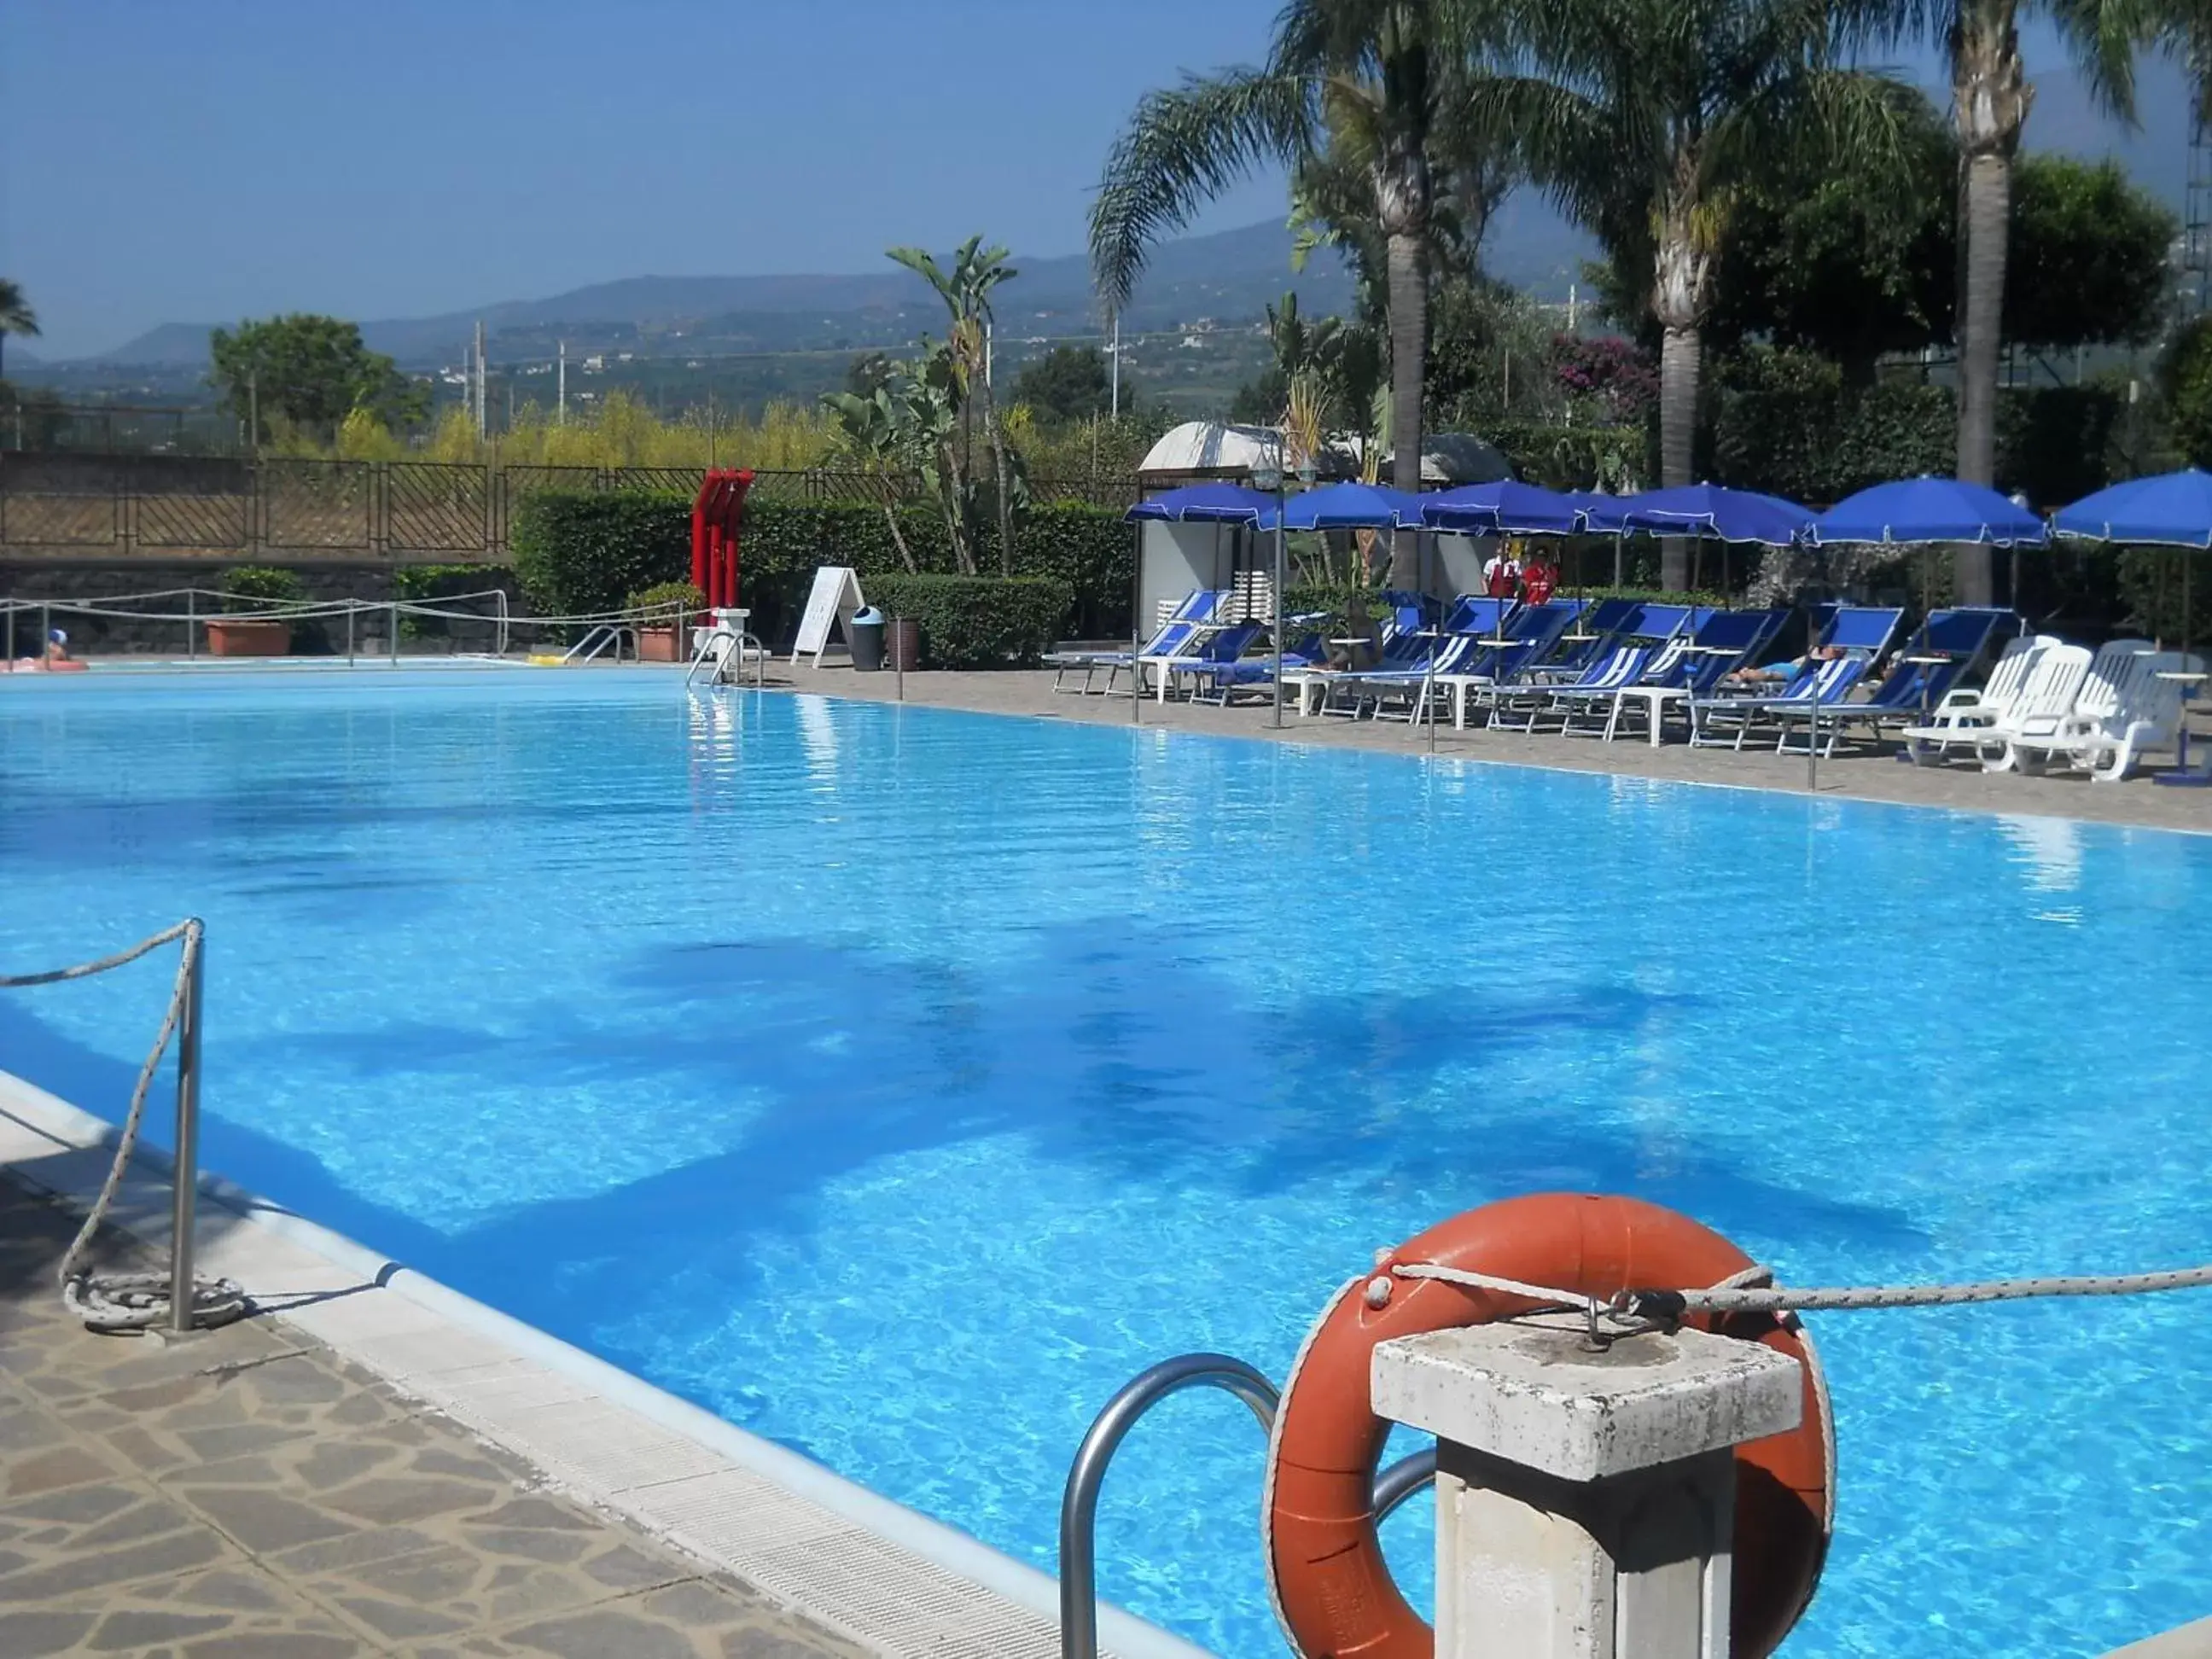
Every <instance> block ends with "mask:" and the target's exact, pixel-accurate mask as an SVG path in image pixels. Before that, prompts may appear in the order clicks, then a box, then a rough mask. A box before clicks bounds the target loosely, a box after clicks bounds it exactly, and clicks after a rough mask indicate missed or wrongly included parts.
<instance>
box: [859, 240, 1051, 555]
mask: <svg viewBox="0 0 2212 1659" xmlns="http://www.w3.org/2000/svg"><path fill="white" fill-rule="evenodd" d="M889 257H890V258H891V259H892V260H893V261H894V262H895V263H896V264H902V265H904V266H905V267H906V268H907V269H908V270H911V271H913V272H914V273H915V275H916V276H920V277H921V279H922V280H923V281H924V282H926V283H928V284H929V285H930V287H931V288H932V289H935V290H936V292H937V297H938V298H939V299H940V300H942V301H944V302H945V312H946V313H947V315H948V317H949V319H950V326H949V333H948V337H947V342H946V343H947V344H948V346H949V347H950V349H951V355H952V358H953V361H954V362H955V363H956V364H957V368H958V369H959V374H960V391H961V393H962V395H963V398H964V397H965V396H966V395H967V394H968V393H969V392H970V391H971V390H973V389H974V388H976V387H981V402H982V405H983V435H984V438H985V440H986V441H987V442H988V443H989V445H990V447H991V467H992V473H993V477H994V480H995V482H996V483H997V486H998V488H997V495H998V501H997V506H998V517H999V562H1000V570H1001V573H1002V574H1006V575H1009V576H1011V575H1012V574H1013V559H1014V510H1013V501H1012V494H1011V483H1010V480H1009V476H1008V471H1007V462H1006V435H1005V433H1004V432H1003V431H1001V429H1000V425H999V405H998V400H997V398H994V396H993V395H992V392H991V376H990V374H989V373H988V364H987V355H988V351H989V329H990V325H991V321H992V316H991V293H992V290H993V289H996V288H997V287H998V285H999V284H1000V283H1003V282H1005V281H1006V280H1007V279H1008V278H1010V277H1012V276H1017V275H1018V274H1019V273H1018V271H1016V270H1015V269H1014V268H1013V267H1012V265H1010V264H1007V263H1006V249H1005V248H1003V247H985V246H983V239H982V238H981V236H970V237H969V239H968V240H966V241H964V242H963V243H962V244H961V245H960V246H959V247H958V248H957V249H956V250H955V251H954V252H953V255H952V267H951V270H946V269H945V267H944V266H942V265H940V264H938V262H937V258H936V256H935V255H933V254H932V253H930V252H927V250H925V249H922V248H918V247H895V248H892V249H890V252H889ZM962 481H963V486H964V485H965V482H966V473H965V469H964V468H963V472H962Z"/></svg>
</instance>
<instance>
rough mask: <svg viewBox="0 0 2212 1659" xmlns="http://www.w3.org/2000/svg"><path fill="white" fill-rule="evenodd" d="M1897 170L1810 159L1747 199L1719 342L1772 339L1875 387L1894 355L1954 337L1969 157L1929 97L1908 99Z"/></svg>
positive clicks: (1718, 318) (1735, 212)
mask: <svg viewBox="0 0 2212 1659" xmlns="http://www.w3.org/2000/svg"><path fill="white" fill-rule="evenodd" d="M1898 115H1899V130H1898V149H1899V159H1900V161H1901V162H1902V165H1901V166H1899V167H1895V168H1869V167H1833V166H1831V165H1829V161H1828V158H1827V157H1826V156H1823V155H1818V154H1810V155H1808V154H1806V153H1803V152H1798V153H1795V154H1790V155H1784V156H1782V157H1780V158H1778V164H1777V165H1776V166H1775V167H1773V168H1771V170H1770V171H1768V172H1767V173H1765V174H1763V175H1761V176H1759V177H1757V178H1755V179H1753V180H1752V181H1751V182H1750V183H1749V184H1747V185H1746V186H1745V188H1743V189H1742V190H1741V191H1738V192H1737V194H1736V197H1735V203H1734V204H1733V207H1732V209H1731V210H1730V215H1729V237H1728V240H1727V241H1726V243H1725V244H1724V245H1723V248H1722V250H1721V256H1720V259H1719V261H1718V264H1717V269H1716V270H1715V271H1714V275H1713V307H1712V314H1711V325H1710V331H1711V335H1712V336H1713V337H1714V339H1715V341H1716V343H1720V344H1723V345H1734V344H1736V343H1740V342H1742V341H1746V340H1749V339H1753V338H1765V339H1766V340H1768V341H1771V343H1773V344H1775V345H1778V346H1781V347H1784V348H1790V349H1802V350H1808V351H1813V352H1817V353H1818V354H1819V355H1820V356H1823V357H1826V358H1828V359H1829V360H1831V361H1832V362H1836V363H1838V364H1840V365H1841V366H1842V368H1843V371H1844V379H1845V380H1848V381H1850V383H1851V384H1853V385H1855V386H1866V385H1870V384H1871V383H1872V382H1873V380H1874V376H1875V363H1876V362H1877V361H1878V360H1879V359H1880V358H1881V356H1884V355H1885V354H1886V353H1889V352H1897V351H1917V350H1919V349H1921V348H1923V347H1924V346H1929V345H1933V344H1936V343H1939V342H1942V341H1946V340H1948V339H1949V338H1950V337H1951V312H1952V307H1953V302H1954V299H1955V297H1956V294H1957V289H1958V273H1957V269H1956V264H1957V254H1956V246H1957V243H1956V238H1955V236H1954V231H1953V225H1954V219H1955V216H1956V200H1957V195H1958V185H1957V180H1958V154H1959V153H1958V146H1957V144H1956V143H1955V142H1954V140H1953V138H1952V137H1951V131H1950V128H1949V125H1948V123H1946V122H1945V121H1944V119H1943V118H1942V115H1941V114H1940V113H1939V112H1937V111H1936V107H1935V106H1933V105H1932V104H1930V103H1929V101H1928V100H1926V99H1925V98H1921V97H1917V96H1914V95H1911V94H1899V99H1898Z"/></svg>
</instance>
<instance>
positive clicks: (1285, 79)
mask: <svg viewBox="0 0 2212 1659" xmlns="http://www.w3.org/2000/svg"><path fill="white" fill-rule="evenodd" d="M1465 11H1466V8H1465V7H1464V6H1463V5H1462V4H1460V3H1457V0H1287V3H1286V4H1285V6H1284V8H1283V10H1282V12H1281V13H1280V14H1279V15H1278V17H1277V18H1276V20H1275V30H1274V40H1273V46H1272V50H1271V51H1270V52H1269V55H1268V58H1267V63H1266V64H1264V65H1262V66H1261V67H1258V68H1252V67H1243V68H1237V69H1231V70H1223V71H1221V72H1219V73H1218V74H1215V75H1212V76H1203V77H1198V76H1192V77H1188V78H1186V79H1185V80H1184V82H1183V83H1182V85H1181V86H1179V87H1176V88H1172V89H1170V90H1164V91H1158V92H1153V93H1150V94H1146V97H1145V98H1144V99H1143V100H1142V101H1141V102H1139V105H1138V106H1137V111H1136V113H1135V115H1134V116H1133V118H1131V121H1130V124H1129V125H1128V128H1127V130H1126V131H1124V132H1123V133H1122V135H1121V137H1120V138H1119V139H1118V140H1117V141H1116V142H1115V145H1114V149H1113V150H1112V152H1111V153H1110V154H1109V156H1108V158H1107V162H1106V171H1105V177H1104V179H1103V182H1102V184H1101V185H1100V188H1099V192H1098V197H1097V201H1096V203H1094V204H1093V205H1092V209H1091V267H1092V270H1093V272H1094V274H1095V276H1096V277H1097V284H1098V289H1099V291H1100V293H1101V295H1103V297H1104V299H1105V301H1106V303H1107V305H1108V307H1109V309H1112V310H1118V309H1120V308H1121V307H1123V306H1126V305H1127V302H1128V299H1129V295H1130V292H1131V290H1132V289H1133V288H1134V286H1135V284H1136V281H1137V277H1138V276H1139V273H1140V272H1141V271H1142V270H1143V269H1144V266H1145V261H1146V255H1147V252H1149V250H1150V248H1151V246H1152V244H1153V243H1154V242H1155V241H1156V240H1158V238H1159V237H1160V236H1162V235H1163V234H1166V233H1167V232H1169V231H1171V230H1174V229H1176V228H1178V227H1180V226H1182V224H1184V223H1186V222H1188V219H1189V217H1190V216H1191V214H1192V213H1193V212H1194V211H1195V210H1196V209H1197V208H1198V206H1199V205H1200V204H1201V203H1203V202H1206V201H1208V200H1210V199H1212V197H1215V196H1218V194H1220V193H1221V191H1224V190H1225V189H1226V188H1227V187H1228V186H1229V185H1231V183H1233V182H1234V181H1235V180H1237V179H1240V178H1242V177H1243V176H1245V175H1247V174H1248V173H1251V172H1253V171H1255V169H1257V168H1260V167H1266V166H1268V165H1271V164H1277V163H1279V164H1282V165H1285V166H1287V167H1290V168H1291V173H1292V179H1293V197H1294V199H1298V198H1300V197H1302V196H1303V197H1304V198H1305V199H1308V200H1311V199H1313V198H1314V197H1316V196H1322V195H1326V194H1327V193H1328V192H1330V191H1334V190H1336V189H1337V187H1338V186H1340V185H1346V184H1348V183H1353V182H1356V183H1357V184H1358V185H1359V186H1360V188H1359V191H1358V200H1357V202H1356V203H1354V204H1346V207H1345V208H1344V211H1345V214H1346V220H1347V221H1349V222H1352V223H1353V224H1357V225H1364V226H1370V227H1371V228H1372V231H1373V234H1374V235H1375V237H1376V239H1377V240H1379V241H1380V242H1381V244H1382V249H1383V267H1384V280H1383V286H1384V289H1385V290H1386V307H1385V308H1386V310H1387V313H1388V316H1389V341H1390V368H1389V385H1390V399H1391V406H1390V422H1389V427H1390V443H1391V448H1392V452H1393V458H1392V471H1391V476H1392V477H1393V478H1394V479H1395V480H1396V481H1397V482H1398V483H1401V485H1403V486H1404V487H1406V488H1407V489H1418V488H1419V480H1420V458H1421V398H1422V385H1423V377H1424V371H1425V364H1426V360H1427V351H1428V300H1429V266H1430V260H1431V252H1432V247H1433V241H1434V236H1435V231H1436V208H1437V197H1438V193H1439V185H1440V184H1441V185H1443V187H1444V191H1445V193H1446V194H1448V195H1454V194H1456V193H1457V192H1458V190H1459V184H1458V175H1459V173H1460V171H1461V170H1462V169H1461V168H1460V167H1459V165H1458V163H1457V162H1456V161H1455V157H1456V156H1458V155H1461V154H1462V153H1463V151H1462V149H1461V148H1459V145H1460V141H1462V140H1466V139H1468V138H1469V137H1471V136H1472V134H1473V129H1472V128H1470V127H1469V126H1468V125H1467V124H1465V123H1464V122H1463V121H1462V119H1461V115H1460V112H1461V102H1460V100H1459V98H1458V96H1457V94H1456V91H1455V88H1457V87H1458V86H1459V85H1460V84H1461V83H1462V80H1463V76H1462V73H1461V70H1462V67H1463V65H1464V64H1465V61H1466V56H1467V51H1468V29H1467V27H1466V21H1465V17H1464V13H1465ZM1324 174H1326V175H1327V176H1326V177H1324ZM1355 208H1356V210H1357V211H1356V214H1355V213H1354V212H1353V209H1355ZM1407 540H1409V541H1410V540H1411V538H1407ZM1402 557H1403V559H1404V560H1405V562H1406V564H1407V568H1406V569H1405V570H1403V571H1395V572H1394V573H1393V575H1394V580H1395V579H1400V578H1405V579H1408V580H1409V579H1410V576H1411V561H1412V559H1413V553H1412V552H1411V550H1406V551H1405V552H1404V554H1403V555H1402Z"/></svg>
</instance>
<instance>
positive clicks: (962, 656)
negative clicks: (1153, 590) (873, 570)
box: [866, 575, 1075, 668]
mask: <svg viewBox="0 0 2212 1659" xmlns="http://www.w3.org/2000/svg"><path fill="white" fill-rule="evenodd" d="M866 591H867V595H868V602H869V603H870V604H871V605H874V606H875V607H876V608H877V609H878V611H882V612H883V613H884V616H885V617H909V618H911V619H912V620H913V621H914V622H915V623H918V624H919V625H920V629H921V665H922V666H923V667H924V668H1005V667H1007V666H1009V665H1012V666H1018V667H1024V668H1026V667H1032V666H1034V665H1036V661H1037V659H1038V658H1039V657H1041V656H1042V655H1043V654H1044V653H1045V652H1046V651H1047V650H1048V648H1050V647H1051V645H1052V642H1053V641H1054V640H1056V639H1058V638H1059V637H1060V632H1061V630H1062V629H1063V627H1064V626H1065V624H1066V621H1067V617H1068V613H1069V612H1070V611H1071V610H1072V609H1073V607H1074V605H1075V592H1074V589H1073V587H1071V586H1069V585H1068V584H1067V583H1066V582H1065V581H1062V580H1058V579H1057V578H1054V577H1049V576H1016V577H1012V578H1011V579H1010V578H1007V577H1004V576H934V575H933V576H908V575H895V576H877V577H874V578H872V579H871V580H870V581H869V582H868V584H867V590H866Z"/></svg>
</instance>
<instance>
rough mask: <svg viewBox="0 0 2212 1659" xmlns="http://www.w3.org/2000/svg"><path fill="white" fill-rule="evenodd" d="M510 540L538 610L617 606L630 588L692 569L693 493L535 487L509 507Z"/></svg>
mask: <svg viewBox="0 0 2212 1659" xmlns="http://www.w3.org/2000/svg"><path fill="white" fill-rule="evenodd" d="M507 545H508V548H509V549H510V550H512V552H513V555H514V574H515V579H516V580H518V581H520V583H521V584H522V592H523V594H524V596H525V597H526V599H529V601H530V605H531V609H532V610H533V611H537V612H538V615H540V616H546V617H578V616H590V615H594V614H596V613H598V612H600V611H619V610H621V609H622V608H623V599H625V598H626V597H627V596H628V595H629V594H630V593H631V592H635V590H637V589H639V588H641V587H651V586H653V584H654V583H655V582H665V581H679V580H683V579H684V578H685V577H687V576H689V575H690V574H691V501H690V497H688V496H684V495H674V494H671V493H662V492H656V491H652V490H642V489H612V490H607V491H605V492H599V491H582V490H578V491H569V490H553V489H547V490H539V491H537V492H535V493H533V494H532V495H528V496H526V497H525V498H524V499H523V501H521V503H520V505H519V506H517V507H516V508H515V509H514V520H513V524H512V525H511V526H509V528H508V531H507Z"/></svg>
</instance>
